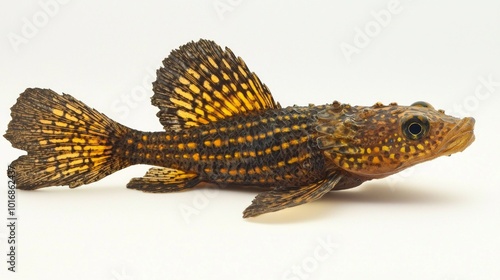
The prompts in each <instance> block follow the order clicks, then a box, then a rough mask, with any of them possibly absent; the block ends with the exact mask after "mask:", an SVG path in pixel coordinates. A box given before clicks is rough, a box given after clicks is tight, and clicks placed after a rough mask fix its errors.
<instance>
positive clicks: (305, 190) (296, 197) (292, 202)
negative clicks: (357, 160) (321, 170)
mask: <svg viewBox="0 0 500 280" xmlns="http://www.w3.org/2000/svg"><path fill="white" fill-rule="evenodd" d="M340 179H342V175H339V174H333V175H331V176H330V177H329V178H327V179H325V180H322V181H319V182H316V183H314V184H311V185H306V186H300V187H297V188H279V187H278V188H275V189H274V190H272V191H267V192H264V193H261V194H259V195H257V196H256V197H255V199H254V200H253V201H252V204H251V205H250V206H248V208H247V209H245V211H244V212H243V218H249V217H255V216H258V215H261V214H265V213H269V212H275V211H278V210H281V209H285V208H288V207H294V206H298V205H301V204H304V203H307V202H311V201H314V200H316V199H319V198H320V197H322V196H323V195H324V194H326V193H328V192H329V191H331V190H332V189H333V188H334V187H335V185H336V184H337V183H338V182H339V181H340Z"/></svg>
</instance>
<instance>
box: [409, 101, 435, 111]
mask: <svg viewBox="0 0 500 280" xmlns="http://www.w3.org/2000/svg"><path fill="white" fill-rule="evenodd" d="M411 106H416V107H425V108H430V109H434V107H432V105H431V104H429V103H427V102H425V101H417V102H414V103H413V104H411Z"/></svg>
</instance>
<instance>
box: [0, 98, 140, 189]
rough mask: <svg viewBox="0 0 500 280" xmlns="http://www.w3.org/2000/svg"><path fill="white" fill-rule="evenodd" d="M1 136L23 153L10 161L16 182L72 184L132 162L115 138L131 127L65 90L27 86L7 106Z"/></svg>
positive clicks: (89, 180)
mask: <svg viewBox="0 0 500 280" xmlns="http://www.w3.org/2000/svg"><path fill="white" fill-rule="evenodd" d="M11 116H12V120H11V121H10V123H9V126H8V130H7V133H6V134H5V135H4V137H5V138H6V139H7V140H9V141H10V142H11V143H12V146H13V147H15V148H19V149H23V150H25V151H27V152H28V154H27V155H23V156H21V157H19V158H18V159H17V160H15V161H13V162H12V164H11V166H12V167H13V168H14V170H15V181H16V185H17V188H19V189H25V190H32V189H38V188H43V187H49V186H59V185H69V186H70V187H71V188H74V187H78V186H80V185H82V184H88V183H92V182H95V181H97V180H99V179H101V178H103V177H105V176H107V175H109V174H111V173H113V172H115V171H117V170H120V169H122V168H125V167H127V166H129V165H130V162H129V161H127V160H126V159H124V158H123V157H121V156H120V155H121V154H123V153H122V152H121V151H120V149H119V142H120V140H121V139H122V138H123V136H125V135H127V134H128V133H130V131H131V129H129V128H127V127H125V126H123V125H120V124H118V123H116V122H114V121H113V120H111V119H109V118H108V117H106V116H105V115H103V114H101V113H99V112H97V111H96V110H94V109H92V108H90V107H88V106H86V105H85V104H83V103H82V102H81V101H78V100H76V99H74V98H73V97H72V96H70V95H68V94H63V95H59V94H57V93H56V92H54V91H52V90H50V89H39V88H30V89H26V91H24V92H23V93H21V95H20V96H19V98H18V99H17V103H16V104H15V105H14V106H13V107H12V108H11Z"/></svg>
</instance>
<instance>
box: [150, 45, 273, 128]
mask: <svg viewBox="0 0 500 280" xmlns="http://www.w3.org/2000/svg"><path fill="white" fill-rule="evenodd" d="M163 65H164V67H162V68H160V69H159V70H158V71H157V80H156V81H155V82H154V83H153V90H154V92H155V94H154V96H153V98H152V103H153V105H155V106H158V107H159V108H160V111H159V112H158V114H157V116H158V117H159V118H160V122H161V124H162V125H163V127H164V128H165V129H166V130H179V129H182V128H189V127H192V126H198V125H201V124H207V123H210V122H213V121H217V120H221V119H224V118H226V117H229V116H233V115H237V114H241V113H245V112H249V111H256V110H263V109H270V108H280V105H279V104H278V103H276V102H274V99H273V97H272V95H271V93H270V92H269V89H268V88H267V87H266V86H265V85H264V84H262V83H261V82H260V80H259V78H258V77H257V76H256V75H255V74H254V73H252V72H250V70H249V69H248V67H247V66H246V64H245V62H244V61H243V60H242V59H241V58H239V57H236V56H235V55H234V54H233V52H232V51H231V50H230V49H229V48H226V49H225V50H222V48H221V47H220V46H218V45H217V44H215V43H214V42H212V41H207V40H200V41H198V42H190V43H188V44H186V45H184V46H181V47H180V48H179V49H178V50H174V51H172V53H171V54H170V55H169V56H168V57H167V58H166V59H165V60H164V61H163Z"/></svg>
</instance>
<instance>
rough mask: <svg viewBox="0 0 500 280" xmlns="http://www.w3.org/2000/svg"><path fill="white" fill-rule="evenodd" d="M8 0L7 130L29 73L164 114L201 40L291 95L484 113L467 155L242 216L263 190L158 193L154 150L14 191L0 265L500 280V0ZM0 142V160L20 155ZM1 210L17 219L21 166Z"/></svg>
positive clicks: (95, 272) (95, 274) (80, 94)
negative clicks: (156, 101)
mask: <svg viewBox="0 0 500 280" xmlns="http://www.w3.org/2000/svg"><path fill="white" fill-rule="evenodd" d="M145 2H146V1H143V2H140V1H95V0H93V1H76V0H73V1H69V0H65V1H62V0H38V1H22V2H21V1H2V4H1V8H0V23H1V24H0V47H1V52H0V56H1V63H0V76H1V77H2V82H1V83H0V92H1V96H2V97H1V98H2V102H1V103H0V110H1V118H0V128H1V129H2V130H4V131H5V130H6V128H7V123H8V121H9V120H10V116H9V108H10V106H12V105H13V104H14V103H15V101H16V98H17V97H18V95H19V93H21V92H22V91H24V89H25V88H27V87H45V88H51V89H53V90H55V91H57V92H60V93H61V92H65V93H70V94H72V95H73V96H74V97H76V98H78V99H80V100H82V101H84V102H85V103H87V104H88V105H90V106H92V107H94V108H96V109H97V110H99V111H101V112H103V113H105V114H106V115H108V116H109V117H111V118H113V119H115V120H117V121H119V122H121V123H123V124H125V125H127V126H130V127H133V128H137V129H141V130H161V126H160V124H159V122H158V120H157V119H156V116H155V114H156V112H157V108H155V107H153V106H152V105H150V96H151V95H152V91H151V82H152V81H153V80H154V78H155V74H154V73H155V70H156V69H157V68H158V67H159V66H160V65H161V61H162V60H163V58H164V57H166V56H167V55H168V54H169V52H170V50H171V49H174V48H177V47H178V46H180V45H182V44H184V43H186V42H188V41H191V40H198V39H199V38H207V39H212V40H215V41H216V42H218V43H219V44H221V45H222V46H229V47H230V48H231V49H232V50H233V51H234V52H235V54H236V55H239V56H241V57H243V58H244V59H245V61H246V63H247V64H248V66H249V67H250V69H251V70H252V71H255V72H256V73H257V74H258V75H259V77H260V78H261V80H262V81H263V82H264V83H266V84H267V85H268V86H269V88H270V89H271V91H272V92H273V94H274V97H275V99H276V100H277V101H279V102H280V103H281V104H282V105H284V106H287V105H293V104H302V105H304V104H308V103H327V102H331V101H333V100H339V101H341V102H345V103H350V104H353V105H371V104H373V103H375V102H377V101H381V102H383V103H389V102H393V101H395V102H398V103H400V104H411V103H412V102H414V101H417V100H425V101H428V102H430V103H431V104H433V105H434V106H435V107H439V108H442V109H444V110H446V112H447V113H450V114H453V115H456V116H460V117H462V116H468V115H470V116H473V117H475V118H476V121H477V122H476V138H477V140H476V142H475V143H474V144H473V145H472V146H471V147H470V148H468V149H467V150H466V151H465V152H464V153H460V154H457V155H453V156H451V157H445V158H439V159H437V160H434V161H432V162H429V163H426V164H422V165H419V166H416V167H415V168H412V169H410V170H408V171H405V172H403V173H401V174H398V175H395V176H392V177H389V178H386V179H383V180H378V181H372V182H370V183H366V184H364V185H363V186H361V187H359V188H356V189H352V190H348V191H343V192H336V193H330V194H328V195H326V196H325V197H324V198H322V199H321V200H319V201H317V202H314V203H311V204H308V205H303V206H300V207H295V208H292V209H287V210H284V211H280V212H277V213H273V214H269V215H264V216H261V217H258V218H255V219H249V220H244V219H242V217H241V215H242V214H241V213H242V211H243V209H244V208H245V207H246V206H248V205H249V204H250V202H251V201H252V199H253V197H254V196H255V195H256V194H257V191H254V190H245V191H239V190H235V189H232V190H202V189H197V190H193V191H188V192H183V193H174V194H145V193H141V192H138V191H133V190H128V189H126V188H125V185H126V183H127V182H128V180H129V179H130V178H132V177H137V176H142V174H143V173H144V172H145V171H146V170H147V169H148V167H147V166H134V167H130V168H127V169H125V170H122V171H120V172H117V173H115V174H113V175H112V176H109V177H107V178H105V179H103V180H101V181H99V182H96V183H94V184H91V185H88V186H83V187H80V188H77V189H75V190H70V189H68V188H67V187H59V188H50V189H44V190H40V191H34V192H25V191H19V192H18V194H17V209H16V210H17V216H18V218H19V219H18V228H17V234H16V237H17V242H18V251H17V266H16V269H17V270H18V272H16V273H11V272H9V271H7V264H6V261H7V256H6V254H7V238H8V236H9V235H10V233H9V232H8V229H7V227H6V226H1V227H0V249H1V250H0V263H2V265H0V275H5V277H4V276H2V277H1V278H2V279H106V280H109V279H114V280H125V279H126V280H137V279H436V280H465V279H500V266H499V265H498V264H499V262H500V206H499V205H500V188H499V185H500V183H499V181H500V175H499V168H498V160H499V159H500V152H499V149H498V143H499V140H498V133H497V132H496V130H497V129H498V123H497V122H498V121H499V120H500V119H499V117H498V115H497V114H496V112H495V111H498V106H499V105H500V17H499V14H500V2H498V1H495V0H491V1H487V0H482V1H481V0H478V1H474V3H472V2H470V1H451V0H447V1H430V0H419V1H410V0H399V1H397V0H376V1H370V3H369V4H367V3H366V2H367V1H283V0H281V1H263V0H261V1H244V0H209V1H200V0H193V1H180V0H176V1H148V2H147V3H145ZM0 141H1V154H2V157H1V166H3V168H5V169H6V167H7V165H8V163H10V162H11V161H12V160H14V159H15V158H17V157H18V156H19V155H21V154H23V152H22V151H20V150H16V149H13V148H12V147H11V146H10V143H9V142H8V141H6V140H5V139H3V138H2V139H0ZM2 178H4V180H3V183H1V182H0V185H1V186H2V187H1V190H0V213H2V214H1V215H0V219H1V220H2V222H1V224H5V225H6V224H7V178H6V176H5V175H3V177H2Z"/></svg>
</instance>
